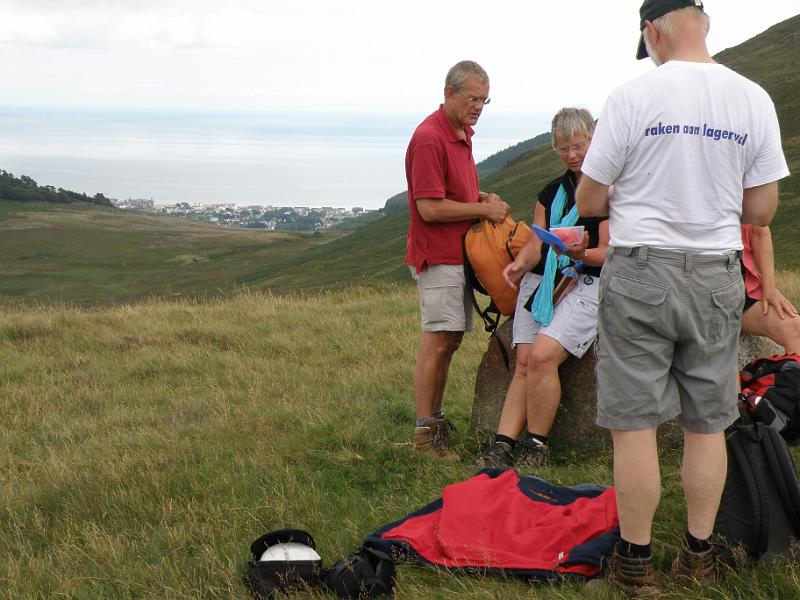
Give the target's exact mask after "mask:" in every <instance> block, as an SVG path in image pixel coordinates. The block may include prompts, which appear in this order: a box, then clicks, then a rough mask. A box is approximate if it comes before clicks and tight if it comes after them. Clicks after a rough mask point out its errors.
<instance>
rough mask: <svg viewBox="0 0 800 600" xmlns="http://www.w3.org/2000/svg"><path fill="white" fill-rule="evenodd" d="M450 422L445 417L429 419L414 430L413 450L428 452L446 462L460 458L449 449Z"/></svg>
mask: <svg viewBox="0 0 800 600" xmlns="http://www.w3.org/2000/svg"><path fill="white" fill-rule="evenodd" d="M450 427H452V425H450V422H449V421H448V420H447V419H435V420H431V421H430V422H429V423H428V424H427V425H423V426H422V427H417V428H416V429H415V430H414V450H415V451H416V452H419V453H420V454H428V455H430V456H435V457H437V458H442V459H444V460H446V461H447V462H458V461H459V460H461V459H460V458H459V456H458V454H456V453H455V452H453V451H452V450H450Z"/></svg>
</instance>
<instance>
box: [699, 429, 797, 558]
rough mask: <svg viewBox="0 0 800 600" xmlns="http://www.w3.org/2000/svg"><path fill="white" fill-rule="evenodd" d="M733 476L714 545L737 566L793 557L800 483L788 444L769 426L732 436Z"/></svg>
mask: <svg viewBox="0 0 800 600" xmlns="http://www.w3.org/2000/svg"><path fill="white" fill-rule="evenodd" d="M726 444H727V448H728V474H727V479H726V481H725V489H724V492H723V494H722V501H721V502H720V506H719V511H718V513H717V519H716V522H715V523H714V534H715V535H714V539H715V541H716V542H717V543H718V544H719V545H720V547H721V552H720V556H721V558H722V559H723V561H724V562H726V563H728V564H729V565H731V566H740V565H741V564H742V563H744V562H746V560H748V559H749V560H758V559H762V558H763V559H770V558H776V557H779V556H783V557H790V556H791V554H792V546H793V544H794V543H795V542H796V540H797V539H798V538H800V481H798V477H797V467H796V466H795V463H794V460H793V459H792V455H791V454H790V453H789V448H788V446H787V445H786V442H785V441H784V439H783V438H782V437H781V436H780V435H778V433H777V432H776V431H775V430H774V429H772V428H770V427H767V426H766V425H764V424H763V423H752V424H750V425H738V426H735V427H734V428H733V429H732V430H731V431H730V432H729V433H728V435H727V438H726Z"/></svg>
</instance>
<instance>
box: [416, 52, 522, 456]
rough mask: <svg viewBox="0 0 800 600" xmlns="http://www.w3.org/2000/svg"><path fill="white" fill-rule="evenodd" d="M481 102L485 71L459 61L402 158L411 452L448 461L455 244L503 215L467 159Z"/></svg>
mask: <svg viewBox="0 0 800 600" xmlns="http://www.w3.org/2000/svg"><path fill="white" fill-rule="evenodd" d="M486 104H489V77H488V75H486V71H484V70H483V69H482V68H481V66H480V65H478V64H477V63H474V62H472V61H468V60H465V61H461V62H460V63H458V64H456V65H455V66H454V67H453V68H451V69H450V71H449V72H448V73H447V77H446V79H445V88H444V103H443V104H442V105H440V106H439V110H437V111H436V112H434V113H433V114H432V115H430V116H429V117H428V118H427V119H425V120H424V121H423V122H422V123H421V124H420V125H419V127H417V129H416V131H414V135H413V136H412V137H411V142H410V143H409V144H408V150H407V152H406V180H407V181H408V211H409V214H410V216H411V225H410V226H409V229H408V238H407V250H406V260H405V262H406V264H407V265H409V267H410V269H411V273H412V275H413V276H414V278H415V279H416V280H417V288H418V290H419V299H420V314H421V318H422V335H421V338H420V347H419V352H418V354H417V362H416V365H415V367H414V383H413V385H414V396H415V399H416V414H417V423H416V425H417V426H416V430H415V433H414V449H415V450H416V451H417V452H420V453H423V454H430V455H434V456H438V457H440V458H444V459H446V460H450V461H456V460H458V455H457V454H456V453H454V452H452V451H451V450H450V434H449V429H448V428H449V426H450V424H449V422H448V421H447V419H445V418H444V415H443V414H442V410H441V407H442V396H443V395H444V389H445V385H446V383H447V372H448V369H449V368H450V359H451V358H452V357H453V353H454V352H455V351H456V350H457V349H458V347H459V345H460V344H461V339H462V337H463V335H464V332H465V331H467V330H468V329H471V328H472V305H471V302H470V299H469V298H468V297H467V294H466V293H465V279H464V267H463V262H464V257H463V250H462V242H461V238H462V236H463V235H464V233H466V231H467V229H468V228H469V226H470V225H471V224H472V222H473V221H474V220H475V219H479V218H481V217H486V218H488V219H490V220H492V221H502V220H503V219H505V217H506V215H507V214H508V205H507V204H505V203H504V202H503V201H502V200H501V199H500V197H499V196H497V195H496V194H486V193H484V192H481V191H480V188H479V186H478V171H477V169H476V168H475V161H474V160H473V158H472V133H473V131H472V126H473V125H475V123H477V122H478V118H479V117H480V116H481V112H482V111H483V107H484V106H485V105H486Z"/></svg>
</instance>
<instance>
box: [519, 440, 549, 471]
mask: <svg viewBox="0 0 800 600" xmlns="http://www.w3.org/2000/svg"><path fill="white" fill-rule="evenodd" d="M549 452H550V447H549V446H548V445H547V444H543V443H542V442H540V441H539V440H537V439H536V438H532V437H526V438H525V439H524V440H522V450H521V451H520V453H519V456H518V457H517V461H516V462H515V463H514V466H515V467H516V469H517V470H518V471H532V470H535V469H541V468H542V467H546V466H547V455H548V453H549Z"/></svg>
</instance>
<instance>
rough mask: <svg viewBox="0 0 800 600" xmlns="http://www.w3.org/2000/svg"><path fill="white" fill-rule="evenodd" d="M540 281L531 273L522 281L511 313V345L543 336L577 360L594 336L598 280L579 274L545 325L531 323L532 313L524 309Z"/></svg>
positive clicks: (539, 278)
mask: <svg viewBox="0 0 800 600" xmlns="http://www.w3.org/2000/svg"><path fill="white" fill-rule="evenodd" d="M541 280H542V277H541V275H535V274H534V273H527V274H526V275H525V277H523V278H522V282H521V284H520V291H519V297H518V298H517V308H516V310H515V311H514V329H513V337H512V340H513V343H514V345H515V346H516V345H517V344H530V343H531V342H533V338H534V337H536V335H537V334H539V333H543V334H545V335H546V336H547V337H549V338H552V339H554V340H555V341H557V342H558V343H559V344H561V347H562V348H564V350H566V351H567V352H569V353H570V354H572V355H573V356H575V357H576V358H581V357H582V356H583V355H584V354H586V351H587V350H588V349H589V347H590V346H591V345H592V342H594V340H595V338H596V337H597V307H598V301H597V292H598V289H599V286H598V282H599V278H598V277H595V276H593V275H580V276H579V279H578V282H577V283H576V284H575V287H573V288H572V289H571V290H570V292H569V293H568V294H567V295H566V296H564V298H563V299H562V300H561V302H559V303H558V306H556V307H555V310H554V311H553V320H552V321H551V322H550V324H549V325H546V326H545V325H542V324H541V323H537V322H536V321H534V319H533V315H532V314H531V312H530V311H529V310H527V309H526V308H525V304H526V303H527V302H528V299H529V298H530V297H531V294H533V292H534V291H535V290H536V288H537V287H538V285H539V282H540V281H541Z"/></svg>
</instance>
